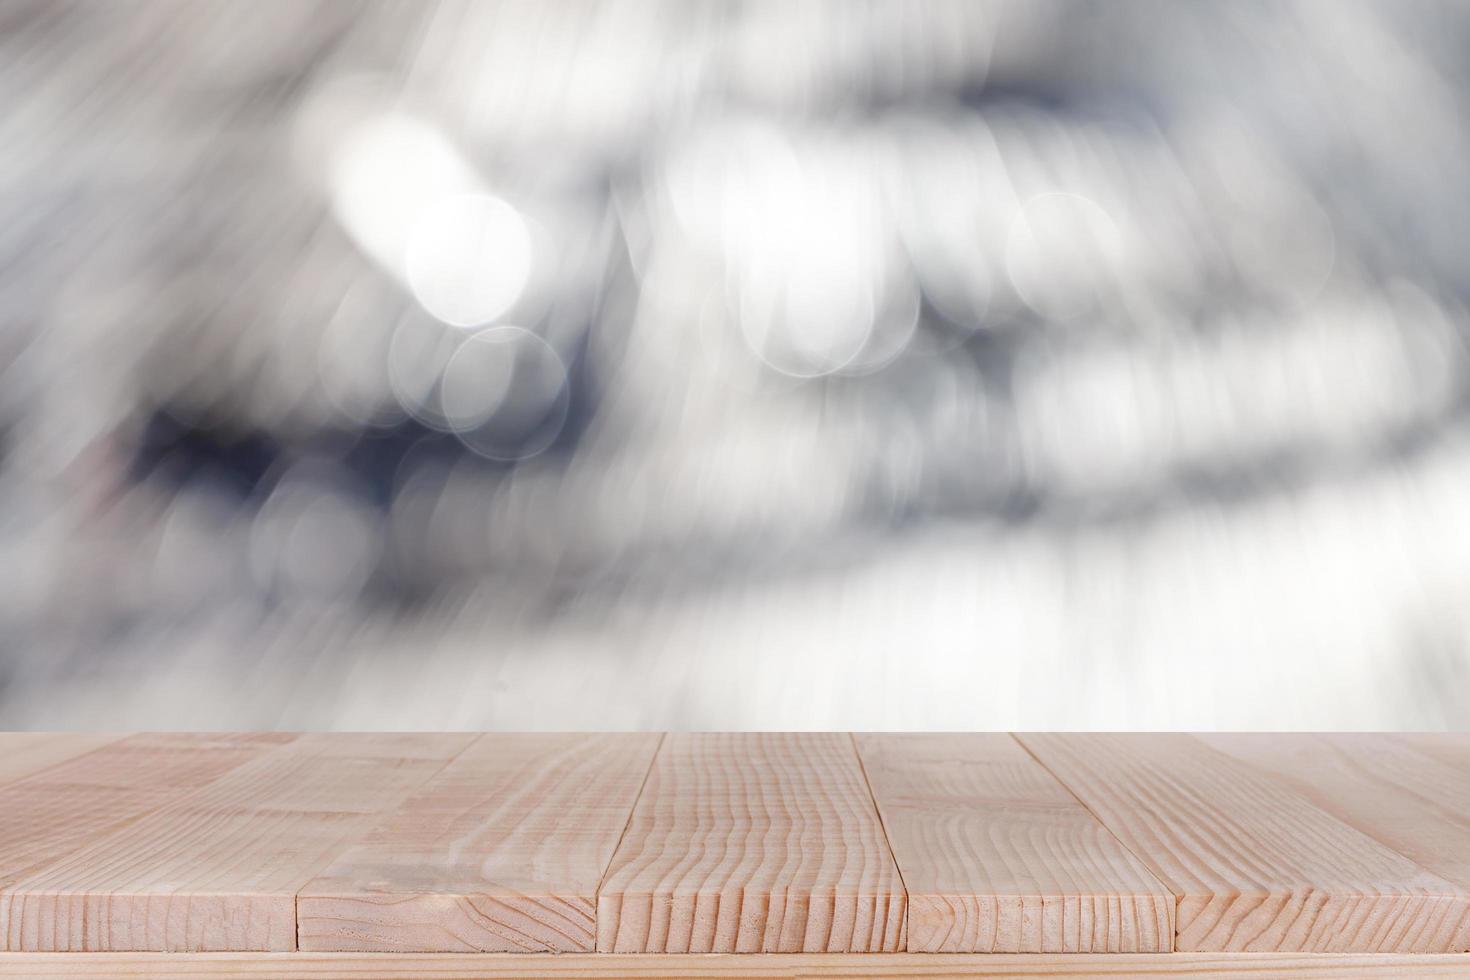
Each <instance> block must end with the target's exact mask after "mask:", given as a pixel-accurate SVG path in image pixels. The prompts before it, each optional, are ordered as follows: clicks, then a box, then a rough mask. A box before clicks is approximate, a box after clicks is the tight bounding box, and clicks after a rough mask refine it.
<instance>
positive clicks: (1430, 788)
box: [1199, 735, 1470, 889]
mask: <svg viewBox="0 0 1470 980" xmlns="http://www.w3.org/2000/svg"><path fill="white" fill-rule="evenodd" d="M1199 738H1200V740H1201V741H1203V742H1204V743H1205V744H1206V745H1209V746H1210V747H1211V748H1214V749H1216V750H1218V751H1220V752H1224V753H1225V754H1227V755H1230V756H1233V757H1235V758H1237V759H1240V760H1241V761H1243V762H1247V763H1250V764H1251V765H1254V766H1256V767H1258V768H1260V769H1263V770H1266V771H1269V772H1271V773H1273V774H1275V775H1277V776H1279V777H1280V778H1282V779H1283V780H1285V781H1287V782H1288V783H1290V784H1291V786H1292V788H1293V789H1294V790H1296V791H1297V792H1299V793H1301V795H1302V796H1304V797H1306V798H1307V799H1309V800H1311V801H1312V802H1313V803H1315V804H1316V805H1317V806H1319V807H1321V808H1322V809H1324V810H1326V811H1327V812H1328V813H1331V814H1332V815H1333V816H1335V817H1337V818H1339V819H1340V820H1342V821H1343V822H1344V823H1348V824H1351V825H1352V826H1354V827H1356V828H1358V829H1359V830H1361V831H1362V832H1363V833H1365V834H1367V835H1369V836H1370V837H1373V838H1374V839H1376V840H1380V841H1382V842H1383V843H1385V844H1387V845H1388V846H1389V847H1392V848H1393V849H1394V850H1395V851H1398V852H1399V853H1400V854H1402V855H1404V856H1405V857H1407V858H1409V859H1410V860H1412V861H1414V862H1415V863H1416V864H1418V865H1420V866H1421V867H1424V868H1428V869H1429V870H1430V871H1433V872H1434V873H1435V874H1437V875H1439V876H1441V877H1442V878H1445V879H1446V880H1448V881H1451V882H1454V883H1455V884H1457V885H1459V886H1461V887H1462V888H1467V889H1470V779H1466V778H1465V775H1464V774H1463V773H1462V772H1460V771H1459V770H1457V769H1456V768H1455V767H1453V766H1450V765H1447V764H1446V763H1444V762H1441V761H1439V759H1437V758H1435V757H1434V756H1433V755H1428V754H1425V753H1424V752H1421V751H1419V750H1418V749H1417V748H1415V747H1414V745H1413V743H1412V742H1411V741H1409V740H1405V739H1400V738H1397V737H1395V736H1392V735H1201V736H1199Z"/></svg>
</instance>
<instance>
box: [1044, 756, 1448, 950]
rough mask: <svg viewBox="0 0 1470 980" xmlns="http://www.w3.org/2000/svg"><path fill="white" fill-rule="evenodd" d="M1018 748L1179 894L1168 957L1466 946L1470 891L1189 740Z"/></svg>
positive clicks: (1267, 776) (1279, 783)
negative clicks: (1050, 761) (1043, 763)
mask: <svg viewBox="0 0 1470 980" xmlns="http://www.w3.org/2000/svg"><path fill="white" fill-rule="evenodd" d="M1016 737H1017V738H1018V740H1019V741H1021V742H1022V744H1023V745H1025V746H1026V747H1027V748H1030V749H1032V750H1033V753H1032V754H1033V755H1037V756H1038V757H1040V758H1054V759H1055V760H1056V765H1054V766H1048V768H1049V769H1051V771H1052V772H1053V773H1055V774H1056V775H1057V776H1058V777H1059V778H1060V779H1061V780H1062V782H1063V784H1064V785H1066V786H1068V788H1069V789H1072V790H1073V792H1074V793H1075V794H1076V795H1077V796H1078V797H1079V799H1082V800H1084V802H1085V803H1086V805H1088V808H1089V809H1090V810H1092V811H1093V812H1094V813H1095V814H1096V815H1097V816H1098V818H1099V819H1100V820H1102V821H1103V822H1104V823H1105V824H1106V825H1107V826H1108V827H1109V828H1110V829H1111V830H1113V831H1114V833H1115V835H1117V836H1119V837H1120V838H1122V839H1124V841H1125V843H1126V842H1127V841H1129V840H1132V841H1133V842H1134V843H1135V844H1136V845H1137V846H1136V847H1134V850H1135V853H1137V852H1138V847H1143V848H1145V849H1146V850H1147V855H1146V856H1145V855H1144V854H1142V853H1140V854H1139V857H1140V858H1142V859H1144V860H1146V862H1147V864H1148V866H1149V868H1150V869H1151V870H1153V871H1154V872H1155V874H1156V875H1157V876H1158V877H1159V878H1160V879H1161V880H1162V881H1164V882H1165V884H1166V885H1168V887H1169V889H1170V890H1171V891H1173V892H1174V893H1175V894H1176V895H1179V896H1180V899H1179V902H1178V904H1177V907H1176V929H1177V933H1176V939H1175V951H1176V952H1183V951H1198V952H1216V951H1219V952H1268V951H1275V952H1322V953H1330V952H1344V953H1394V952H1403V953H1434V952H1463V951H1465V950H1466V948H1467V945H1470V893H1467V892H1466V891H1465V890H1464V889H1462V888H1459V887H1457V886H1454V885H1453V884H1451V883H1450V882H1448V881H1446V880H1444V879H1442V878H1440V877H1439V876H1437V875H1434V874H1432V873H1430V872H1429V871H1427V870H1426V869H1425V868H1423V867H1422V866H1421V865H1419V864H1418V863H1416V862H1413V861H1410V860H1409V859H1408V858H1406V857H1405V856H1404V855H1402V854H1401V853H1399V852H1398V851H1396V850H1394V849H1392V848H1390V847H1388V846H1386V845H1384V844H1383V843H1381V842H1379V841H1378V840H1376V839H1375V838H1373V837H1371V836H1370V835H1367V834H1364V833H1362V832H1361V831H1359V830H1358V829H1357V828H1355V827H1353V826H1352V825H1351V824H1349V823H1346V822H1344V821H1342V820H1339V819H1337V818H1336V817H1334V816H1333V815H1332V814H1331V813H1329V812H1327V811H1325V810H1323V809H1322V808H1321V807H1319V806H1316V805H1314V804H1313V803H1312V802H1311V801H1310V800H1309V799H1307V798H1306V797H1305V796H1303V795H1302V794H1300V793H1298V792H1296V791H1295V790H1294V789H1293V788H1292V786H1291V785H1290V784H1289V783H1288V782H1286V781H1284V780H1282V779H1281V778H1279V777H1277V776H1275V775H1273V774H1271V773H1268V772H1265V771H1263V770H1261V769H1259V768H1257V767H1253V766H1250V765H1247V764H1245V763H1242V762H1240V761H1239V760H1236V759H1233V758H1231V757H1229V756H1227V755H1226V754H1225V753H1223V752H1220V751H1218V750H1216V749H1214V748H1212V747H1211V746H1209V745H1207V744H1205V743H1204V742H1203V741H1202V740H1200V739H1198V738H1194V737H1192V736H1188V735H1182V734H1165V735H1146V734H1131V735H1130V734H1116V733H1114V734H1103V733H1099V734H1096V735H1078V734H1071V735H1066V734H1042V733H1028V734H1024V735H1020V734H1018V735H1017V736H1016ZM1058 766H1060V767H1061V768H1060V769H1058V768H1057V767H1058ZM1074 780H1075V781H1076V782H1073V781H1074ZM1099 807H1102V809H1099Z"/></svg>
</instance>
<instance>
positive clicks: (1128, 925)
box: [857, 734, 1174, 953]
mask: <svg viewBox="0 0 1470 980" xmlns="http://www.w3.org/2000/svg"><path fill="white" fill-rule="evenodd" d="M857 744H858V749H859V753H860V755H861V756H862V762H863V766H864V768H865V769H866V771H867V776H868V782H869V784H870V785H871V786H872V790H873V799H874V800H875V801H876V803H877V805H878V812H879V813H880V815H881V816H882V817H883V825H884V827H885V829H886V830H887V833H888V841H889V844H890V845H891V846H892V848H893V856H894V858H895V859H896V860H897V862H898V868H899V871H900V872H901V873H902V875H903V883H904V887H905V889H906V890H907V891H908V948H909V949H910V950H911V951H918V952H931V953H939V952H943V953H956V952H965V953H969V952H1006V953H1023V952H1025V953H1042V952H1046V953H1088V952H1112V953H1118V952H1168V951H1169V950H1170V949H1172V948H1173V942H1174V896H1173V894H1171V893H1170V892H1169V891H1168V889H1166V888H1165V887H1164V886H1163V885H1162V884H1160V883H1159V880H1158V879H1157V878H1155V877H1154V876H1153V874H1152V873H1150V872H1149V870H1148V869H1147V868H1146V867H1144V865H1143V864H1142V862H1140V861H1139V860H1138V859H1137V858H1136V857H1134V856H1133V855H1132V854H1130V853H1129V852H1128V850H1127V849H1126V848H1124V847H1123V845H1122V844H1120V843H1119V842H1118V840H1117V838H1115V837H1114V836H1113V835H1112V834H1111V833H1109V832H1108V831H1107V830H1106V829H1105V828H1104V827H1103V825H1102V824H1101V823H1099V822H1098V820H1097V818H1096V817H1094V816H1093V815H1092V814H1091V813H1089V812H1088V811H1087V809H1086V808H1085V807H1083V806H1082V804H1080V803H1078V802H1077V799H1076V798H1075V797H1074V796H1073V795H1072V794H1071V793H1070V792H1068V791H1067V789H1066V788H1065V787H1063V786H1062V785H1061V784H1060V783H1058V782H1057V781H1056V779H1055V778H1053V777H1052V775H1051V774H1050V773H1048V772H1047V771H1046V770H1045V769H1044V768H1042V767H1041V765H1040V764H1039V763H1037V762H1036V760H1035V759H1033V758H1031V756H1030V755H1028V754H1027V753H1026V752H1025V750H1024V749H1022V748H1021V746H1020V745H1019V744H1017V742H1016V741H1015V740H1014V739H1013V738H1011V737H1010V736H1009V735H1004V734H959V735H920V734H911V735H860V736H858V737H857Z"/></svg>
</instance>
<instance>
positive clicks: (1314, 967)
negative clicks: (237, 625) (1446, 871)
mask: <svg viewBox="0 0 1470 980" xmlns="http://www.w3.org/2000/svg"><path fill="white" fill-rule="evenodd" d="M1466 976H1467V972H1466V963H1465V954H1462V953H1448V954H1417V955H1416V954H1400V955H1362V954H1348V955H1340V954H1329V953H1171V954H1164V955H1160V954H1157V953H1092V954H1087V953H1055V954H1052V953H969V954H966V953H946V954H933V953H796V954H755V955H749V954H727V955H721V954H713V955H706V954H692V955H691V954H683V955H681V954H677V953H673V954H670V953H655V954H645V955H639V954H636V953H624V954H617V955H608V954H601V953H565V954H562V955H560V956H547V955H545V954H544V953H540V954H538V953H521V954H517V953H194V954H172V955H170V954H158V953H0V977H9V978H26V980H62V978H79V980H84V978H98V980H113V978H131V980H136V978H141V977H190V978H193V977H199V978H209V977H242V978H249V980H298V978H300V980H518V978H527V980H536V978H544V980H553V978H556V980H642V978H646V977H652V978H664V980H679V978H718V977H730V978H770V980H775V978H791V980H804V978H813V980H815V978H818V977H826V978H836V977H846V978H853V977H873V978H895V980H896V978H914V980H918V978H927V977H946V978H955V980H958V978H963V977H975V978H990V980H999V978H1009V980H1022V978H1033V980H1039V978H1050V980H1131V978H1136V977H1142V978H1150V977H1154V978H1161V980H1405V978H1414V980H1420V978H1424V980H1429V978H1434V980H1452V978H1453V980H1465V977H1466Z"/></svg>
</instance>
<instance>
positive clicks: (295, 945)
mask: <svg viewBox="0 0 1470 980" xmlns="http://www.w3.org/2000/svg"><path fill="white" fill-rule="evenodd" d="M302 734H305V733H301V732H298V733H297V737H300V736H301V735H302ZM419 734H429V733H419ZM432 734H455V733H452V732H435V733H432ZM459 734H469V733H466V732H461V733H459ZM474 736H475V737H474V738H472V739H470V740H469V741H468V742H465V743H464V745H463V746H462V747H461V748H460V750H459V751H458V752H455V753H454V754H453V755H451V756H450V757H449V758H447V759H445V760H444V764H443V765H442V766H440V767H439V768H438V769H435V770H434V771H433V772H432V773H430V774H429V775H428V777H427V778H425V779H424V781H423V782H421V783H419V784H418V786H416V787H415V788H414V789H412V790H410V791H409V792H407V793H405V794H404V795H403V796H402V797H400V798H399V799H398V801H397V802H395V803H394V804H393V806H395V807H397V806H402V805H403V804H404V802H406V801H407V800H408V799H409V798H410V797H412V796H413V795H414V794H415V793H418V792H420V791H422V790H423V788H424V787H425V786H427V785H429V783H431V782H432V781H434V780H435V779H437V778H439V774H440V773H442V772H443V771H444V770H445V769H448V768H449V765H450V763H452V762H454V760H456V759H458V758H459V757H460V756H462V755H464V754H465V753H466V752H468V751H469V750H470V746H472V745H474V744H475V743H477V742H479V741H480V739H482V738H484V737H485V733H484V732H475V733H474ZM293 744H294V743H293ZM281 748H286V746H284V745H283V746H281ZM387 812H388V808H387V807H384V808H383V809H381V810H378V811H376V812H375V813H374V814H373V822H369V823H368V824H367V826H366V829H364V830H363V831H362V833H361V834H358V835H357V836H356V837H354V838H352V839H351V840H348V841H342V842H340V846H339V847H338V848H337V850H336V852H335V853H334V854H333V858H331V859H328V860H327V862H326V864H323V865H322V866H321V867H320V868H318V869H317V871H316V874H313V875H312V876H311V877H310V878H307V879H306V880H305V881H303V882H302V883H301V885H300V886H299V887H298V888H297V889H296V891H295V892H293V893H292V894H291V915H292V918H293V919H294V920H295V926H296V929H295V934H294V935H293V936H292V937H291V948H292V950H293V951H295V952H298V953H299V952H300V951H301V890H302V889H303V888H305V887H306V886H308V885H310V884H311V883H312V882H313V881H315V880H316V875H317V874H320V873H321V872H322V871H323V870H325V869H326V867H327V866H328V865H330V864H331V863H332V859H335V857H336V856H337V855H340V854H342V853H343V852H344V851H346V850H347V848H349V847H351V846H352V845H353V844H355V843H357V841H358V840H360V839H361V838H362V836H363V835H364V834H369V833H371V832H372V830H373V828H374V827H375V826H377V824H376V821H377V820H379V819H381V818H382V816H383V814H385V813H387Z"/></svg>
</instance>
